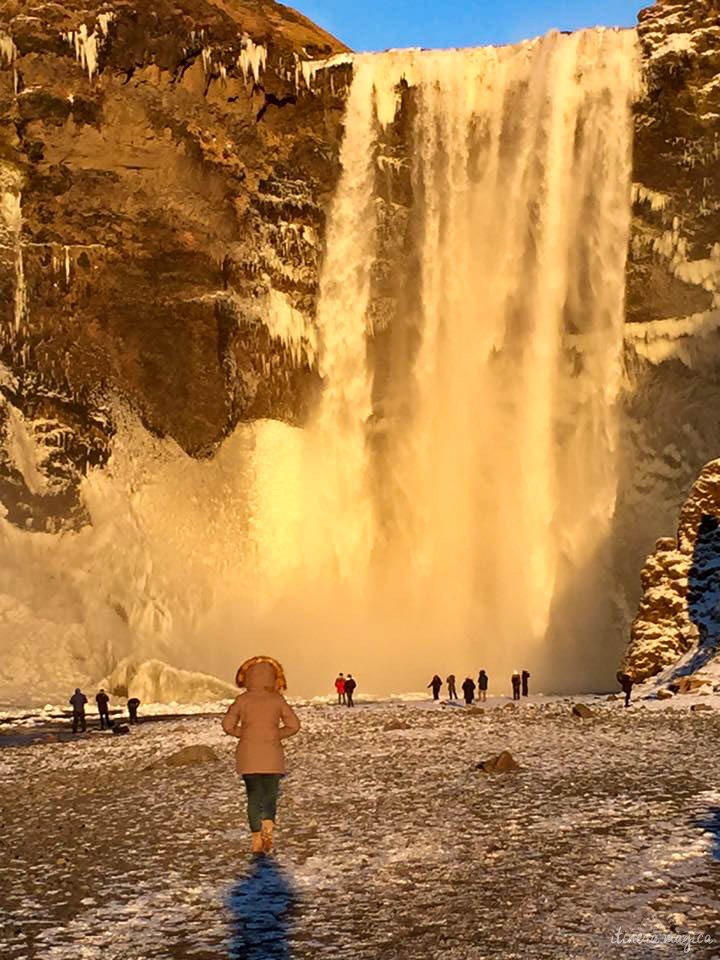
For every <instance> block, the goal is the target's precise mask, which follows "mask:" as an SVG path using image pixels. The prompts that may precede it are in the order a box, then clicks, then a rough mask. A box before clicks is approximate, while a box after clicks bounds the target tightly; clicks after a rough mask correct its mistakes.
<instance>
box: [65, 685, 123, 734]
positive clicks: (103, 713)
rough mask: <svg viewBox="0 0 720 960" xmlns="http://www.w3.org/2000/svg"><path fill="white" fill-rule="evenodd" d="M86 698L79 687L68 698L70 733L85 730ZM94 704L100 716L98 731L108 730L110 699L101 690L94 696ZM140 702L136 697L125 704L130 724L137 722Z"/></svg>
mask: <svg viewBox="0 0 720 960" xmlns="http://www.w3.org/2000/svg"><path fill="white" fill-rule="evenodd" d="M87 702H88V698H87V697H86V696H85V694H84V693H83V692H82V690H81V689H80V688H79V687H76V688H75V693H74V694H73V695H72V696H71V697H70V706H71V707H72V711H73V723H72V731H73V733H77V732H78V730H81V731H82V732H83V733H85V731H86V730H87V717H86V716H85V707H86V705H87ZM95 703H96V704H97V709H98V714H99V716H100V729H101V730H109V729H110V728H111V727H112V725H113V721H112V720H111V719H110V697H109V696H108V695H107V693H105V691H104V690H103V689H100V690H99V691H98V692H97V693H96V694H95ZM139 707H140V701H139V700H138V698H137V697H130V699H129V700H128V702H127V709H128V719H129V720H130V723H137V722H138V709H139Z"/></svg>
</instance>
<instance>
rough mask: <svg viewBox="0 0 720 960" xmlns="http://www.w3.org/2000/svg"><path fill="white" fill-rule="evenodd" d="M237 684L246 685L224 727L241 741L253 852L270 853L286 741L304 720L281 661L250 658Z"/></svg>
mask: <svg viewBox="0 0 720 960" xmlns="http://www.w3.org/2000/svg"><path fill="white" fill-rule="evenodd" d="M235 682H236V683H237V685H238V686H239V687H240V688H241V689H242V688H243V687H244V688H245V693H241V694H240V696H239V697H237V698H236V699H235V701H234V702H233V704H232V706H231V707H230V708H229V710H228V711H227V713H226V714H225V717H224V718H223V722H222V726H223V730H224V731H225V733H227V734H229V735H230V736H231V737H237V738H238V740H239V741H240V742H239V743H238V745H237V750H236V754H235V763H236V768H237V772H238V773H239V774H240V775H241V776H242V778H243V782H244V784H245V792H246V793H247V804H248V820H249V822H250V831H251V833H252V842H251V847H250V849H251V852H252V853H257V854H260V853H270V852H271V850H272V848H273V831H274V828H275V819H276V816H277V803H278V794H279V790H280V780H281V778H282V777H283V776H284V775H285V754H284V750H283V744H282V741H283V740H285V739H287V738H288V737H292V736H294V735H295V734H296V733H297V732H298V730H299V729H300V721H299V720H298V718H297V716H296V714H295V711H294V710H293V709H292V707H291V706H290V705H289V704H288V702H287V701H286V700H285V697H284V696H283V695H282V691H283V690H286V689H287V683H286V682H285V674H284V672H283V668H282V667H281V666H280V664H279V663H278V662H277V660H273V659H272V658H271V657H252V658H251V659H250V660H246V661H245V663H243V665H242V666H241V667H240V669H239V670H238V672H237V675H236V677H235Z"/></svg>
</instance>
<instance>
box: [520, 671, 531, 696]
mask: <svg viewBox="0 0 720 960" xmlns="http://www.w3.org/2000/svg"><path fill="white" fill-rule="evenodd" d="M520 678H521V680H522V695H523V696H524V697H527V696H529V693H528V680H529V679H530V674H529V673H528V672H527V670H523V672H522V673H521V674H520Z"/></svg>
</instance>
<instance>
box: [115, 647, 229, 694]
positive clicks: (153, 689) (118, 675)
mask: <svg viewBox="0 0 720 960" xmlns="http://www.w3.org/2000/svg"><path fill="white" fill-rule="evenodd" d="M100 685H101V686H103V687H104V688H105V689H106V690H107V691H108V693H110V694H111V695H112V696H115V697H137V698H138V699H139V700H140V701H141V702H142V703H143V704H148V703H181V704H182V703H212V702H214V701H217V700H228V699H230V700H232V699H234V698H235V697H236V696H237V694H238V693H239V691H238V689H237V687H233V686H232V685H231V684H229V683H224V682H223V681H222V680H218V678H217V677H211V676H210V675H209V674H207V673H197V672H194V671H190V670H178V669H177V668H175V667H171V666H170V665H169V664H167V663H162V662H161V661H160V660H145V661H143V662H142V663H140V662H138V661H137V660H134V659H132V658H130V657H128V658H126V659H125V660H122V661H121V662H120V663H119V664H118V665H117V666H116V667H115V669H114V670H113V672H112V673H111V674H110V676H108V677H106V678H105V679H104V680H102V681H100Z"/></svg>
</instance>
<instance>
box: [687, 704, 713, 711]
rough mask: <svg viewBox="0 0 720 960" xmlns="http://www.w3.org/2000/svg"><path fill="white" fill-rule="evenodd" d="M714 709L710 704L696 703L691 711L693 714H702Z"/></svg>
mask: <svg viewBox="0 0 720 960" xmlns="http://www.w3.org/2000/svg"><path fill="white" fill-rule="evenodd" d="M712 709H713V708H712V707H711V706H710V704H709V703H694V704H693V705H692V706H691V707H690V710H691V711H692V712H693V713H700V712H702V711H706V710H712Z"/></svg>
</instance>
